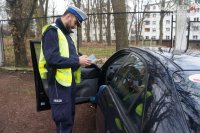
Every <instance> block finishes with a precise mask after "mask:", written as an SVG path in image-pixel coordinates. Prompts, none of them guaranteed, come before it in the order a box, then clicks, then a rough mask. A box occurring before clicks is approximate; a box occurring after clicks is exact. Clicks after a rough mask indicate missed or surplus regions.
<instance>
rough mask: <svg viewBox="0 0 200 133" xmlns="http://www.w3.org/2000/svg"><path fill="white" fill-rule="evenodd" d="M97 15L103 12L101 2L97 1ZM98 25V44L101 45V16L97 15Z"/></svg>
mask: <svg viewBox="0 0 200 133" xmlns="http://www.w3.org/2000/svg"><path fill="white" fill-rule="evenodd" d="M96 8H97V13H102V12H103V0H98V2H97V7H96ZM97 18H98V24H99V43H103V15H98V16H97Z"/></svg>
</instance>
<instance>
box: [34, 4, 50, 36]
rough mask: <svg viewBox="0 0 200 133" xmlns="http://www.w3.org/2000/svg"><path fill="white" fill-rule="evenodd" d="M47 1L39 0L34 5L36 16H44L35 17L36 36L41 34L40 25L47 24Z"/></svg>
mask: <svg viewBox="0 0 200 133" xmlns="http://www.w3.org/2000/svg"><path fill="white" fill-rule="evenodd" d="M48 3H49V0H39V1H38V2H37V5H36V12H35V14H34V15H35V16H36V17H44V18H43V19H36V23H37V34H38V35H37V36H39V35H41V33H42V27H43V26H44V25H45V24H47V15H48Z"/></svg>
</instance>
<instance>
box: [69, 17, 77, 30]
mask: <svg viewBox="0 0 200 133" xmlns="http://www.w3.org/2000/svg"><path fill="white" fill-rule="evenodd" d="M69 27H70V28H71V29H75V28H76V27H77V18H76V17H75V16H74V15H71V16H70V18H69Z"/></svg>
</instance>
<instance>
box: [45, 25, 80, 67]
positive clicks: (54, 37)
mask: <svg viewBox="0 0 200 133" xmlns="http://www.w3.org/2000/svg"><path fill="white" fill-rule="evenodd" d="M42 49H43V53H44V57H45V59H46V62H47V64H48V66H49V67H54V68H77V67H79V66H80V65H79V58H78V57H73V58H72V57H70V58H66V57H62V56H60V52H59V45H58V33H57V30H56V29H54V28H51V29H48V30H47V31H46V32H45V34H44V35H43V37H42Z"/></svg>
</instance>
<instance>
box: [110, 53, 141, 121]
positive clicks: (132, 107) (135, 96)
mask: <svg viewBox="0 0 200 133" xmlns="http://www.w3.org/2000/svg"><path fill="white" fill-rule="evenodd" d="M144 73H145V65H144V63H143V62H142V61H141V59H140V58H138V57H137V56H135V55H134V54H130V55H129V56H128V57H127V60H126V62H125V63H124V64H123V65H122V66H121V67H120V68H119V70H118V71H117V73H116V74H115V75H114V78H113V80H112V82H111V86H112V88H113V89H114V92H115V93H116V94H117V96H118V97H119V99H120V102H121V103H122V106H123V107H124V108H125V110H126V111H127V112H130V115H131V118H132V119H133V121H134V122H135V123H137V124H138V123H140V120H141V114H142V110H140V108H139V106H141V104H142V102H143V100H142V98H140V96H141V93H143V92H144V85H145V81H144V76H145V75H144ZM137 121H138V122H137Z"/></svg>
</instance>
